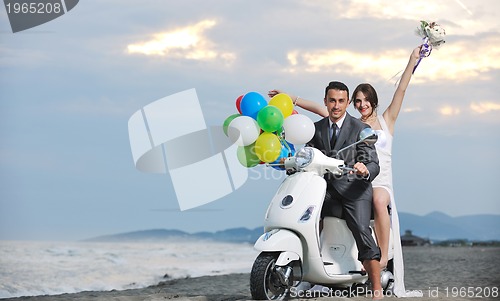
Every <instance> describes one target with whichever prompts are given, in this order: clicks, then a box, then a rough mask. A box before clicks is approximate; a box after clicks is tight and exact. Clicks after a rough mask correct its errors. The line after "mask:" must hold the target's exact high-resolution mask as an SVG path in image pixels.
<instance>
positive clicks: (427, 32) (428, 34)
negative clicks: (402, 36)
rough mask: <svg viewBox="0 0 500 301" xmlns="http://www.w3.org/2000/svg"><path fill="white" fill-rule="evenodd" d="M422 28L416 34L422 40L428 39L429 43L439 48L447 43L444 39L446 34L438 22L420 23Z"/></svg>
mask: <svg viewBox="0 0 500 301" xmlns="http://www.w3.org/2000/svg"><path fill="white" fill-rule="evenodd" d="M420 23H421V24H420V27H419V28H417V30H416V34H417V35H419V36H421V37H422V38H428V39H429V43H430V44H431V45H432V46H433V47H439V46H440V45H442V44H444V43H445V40H444V37H445V35H446V32H445V30H444V28H442V27H441V26H440V25H439V24H437V23H436V22H431V23H427V22H426V21H420Z"/></svg>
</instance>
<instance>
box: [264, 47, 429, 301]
mask: <svg viewBox="0 0 500 301" xmlns="http://www.w3.org/2000/svg"><path fill="white" fill-rule="evenodd" d="M419 57H420V47H417V48H415V49H414V50H413V51H412V53H411V56H410V59H409V61H408V64H407V66H406V68H405V70H404V72H403V74H402V76H401V80H400V82H399V85H398V87H397V88H396V91H395V92H394V96H393V97H392V101H391V103H390V105H389V106H388V107H387V109H386V110H385V111H384V112H383V113H382V115H378V114H377V107H378V98H377V93H376V91H375V89H374V88H373V87H372V86H371V85H370V84H366V83H365V84H360V85H358V86H357V87H356V89H355V90H354V92H353V94H352V97H351V100H354V102H353V104H354V107H355V108H356V110H358V112H359V113H360V114H361V117H360V120H361V121H363V122H365V123H366V124H369V125H370V126H371V127H372V129H374V130H375V131H377V134H378V137H379V139H378V141H377V143H376V144H375V148H376V150H377V155H378V157H379V164H380V174H379V175H378V176H377V177H376V178H375V179H374V180H373V182H372V186H373V208H374V217H375V219H374V220H375V235H376V238H377V242H378V245H379V247H380V250H381V255H382V256H381V259H380V265H381V268H382V269H385V268H386V267H387V262H388V253H389V238H390V229H391V228H392V234H393V239H394V277H395V287H394V293H395V294H396V295H397V296H399V297H403V296H407V295H408V294H407V293H406V292H405V287H404V267H403V255H402V250H401V238H400V233H399V219H398V214H397V210H396V204H395V203H394V196H393V187H392V166H391V152H392V137H393V134H394V124H395V123H396V119H397V117H398V115H399V112H400V110H401V106H402V104H403V98H404V95H405V92H406V88H407V87H408V84H409V83H410V79H411V76H412V72H413V67H414V66H415V64H416V63H417V60H418V59H419ZM278 93H283V92H281V91H279V90H271V91H269V96H270V97H272V96H274V95H276V94H278ZM288 95H289V96H290V97H291V98H292V100H293V103H294V105H297V106H299V107H301V108H303V109H306V110H308V111H311V112H313V113H316V114H318V115H320V116H322V117H326V116H328V111H327V109H326V107H325V106H323V105H321V104H319V103H316V102H313V101H309V100H305V99H303V98H300V97H298V96H293V95H290V94H288ZM389 205H390V208H391V213H392V215H391V216H392V219H391V216H390V215H389V212H388V209H387V208H388V206H389Z"/></svg>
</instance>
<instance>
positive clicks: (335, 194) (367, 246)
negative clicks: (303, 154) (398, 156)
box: [307, 112, 380, 261]
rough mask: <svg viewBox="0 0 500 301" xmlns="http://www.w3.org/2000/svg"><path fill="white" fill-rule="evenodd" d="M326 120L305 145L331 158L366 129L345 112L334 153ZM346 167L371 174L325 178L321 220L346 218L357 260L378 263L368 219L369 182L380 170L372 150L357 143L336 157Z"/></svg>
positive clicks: (375, 153) (318, 123)
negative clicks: (358, 165) (362, 168)
mask: <svg viewBox="0 0 500 301" xmlns="http://www.w3.org/2000/svg"><path fill="white" fill-rule="evenodd" d="M328 118H329V117H325V118H323V119H321V120H320V121H317V122H316V123H315V124H314V125H315V128H316V131H315V133H314V137H313V138H312V139H311V141H309V142H308V143H307V145H309V146H312V147H315V148H317V149H319V150H321V151H323V152H324V153H325V154H326V155H328V156H330V157H334V156H335V155H337V152H338V150H340V149H341V148H343V147H345V146H348V145H350V144H352V143H354V142H356V141H357V140H358V137H359V133H360V132H361V131H362V130H363V129H364V128H367V127H369V125H367V124H365V123H363V122H361V121H359V120H358V119H356V118H354V117H352V116H351V115H349V114H348V113H347V112H346V117H345V120H344V123H343V124H342V127H341V128H340V132H339V134H338V136H337V139H336V142H335V145H334V148H333V150H332V149H331V147H330V130H329V126H330V124H329V121H328ZM338 158H339V159H342V160H344V162H345V164H346V165H347V166H351V167H352V166H353V165H354V164H355V163H356V162H362V163H364V164H365V165H366V167H367V168H368V170H369V171H370V177H369V179H364V178H362V177H361V176H359V175H356V174H348V175H343V176H338V177H336V176H333V175H326V176H325V179H326V180H327V183H328V185H327V187H328V188H327V196H326V198H325V203H324V205H323V210H322V216H337V217H343V218H345V220H346V222H347V226H348V227H349V229H350V230H351V232H352V233H353V236H354V239H355V240H356V245H357V247H358V250H359V254H358V259H359V260H360V261H364V260H367V259H376V260H380V249H379V248H378V247H377V245H376V243H375V241H374V240H373V237H372V235H371V230H370V228H369V225H370V217H371V210H372V209H371V208H372V198H373V190H372V185H371V181H372V180H373V179H374V178H375V177H376V176H377V175H378V173H379V171H380V167H379V165H378V157H377V152H376V150H375V147H374V146H373V145H367V144H366V143H360V144H358V145H356V146H355V147H352V148H349V149H347V150H345V151H343V152H341V153H340V154H339V155H338Z"/></svg>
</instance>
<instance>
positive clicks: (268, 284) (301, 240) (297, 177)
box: [250, 128, 394, 300]
mask: <svg viewBox="0 0 500 301" xmlns="http://www.w3.org/2000/svg"><path fill="white" fill-rule="evenodd" d="M359 138H360V139H359V140H358V141H357V142H356V143H354V144H352V145H350V146H348V147H346V148H344V149H342V150H340V151H339V152H342V151H343V150H345V149H347V148H349V147H352V146H354V145H356V144H358V143H369V144H374V143H375V142H376V141H377V135H376V133H375V132H374V131H373V130H372V129H370V128H367V129H365V130H363V131H362V132H361V133H360V137H359ZM284 167H285V169H286V170H287V171H294V172H295V173H293V174H292V175H290V176H288V177H287V178H286V179H285V180H284V181H283V183H282V184H281V185H280V187H279V189H278V191H277V192H276V194H275V196H274V197H273V199H272V201H271V204H270V205H269V207H268V209H267V212H266V215H265V222H264V231H265V233H264V234H263V235H262V236H261V237H260V238H259V239H258V240H257V242H256V243H255V245H254V248H255V249H256V250H258V251H260V252H261V253H260V254H259V256H258V257H257V258H256V260H255V262H254V264H253V267H252V272H251V275H250V291H251V293H252V298H253V299H255V300H282V299H284V298H285V297H287V296H291V297H294V296H293V295H294V294H296V295H297V296H299V297H300V296H307V295H306V294H305V293H304V292H300V291H298V290H299V288H298V287H297V286H298V285H299V284H300V283H301V282H303V281H304V282H309V283H310V284H311V285H316V284H317V285H321V286H323V288H343V289H351V291H352V290H353V289H357V288H358V287H362V286H363V284H365V283H366V282H367V280H368V275H367V274H366V272H365V271H364V270H363V266H362V264H361V262H359V261H358V260H357V256H358V249H357V247H356V243H355V241H354V238H353V236H352V233H351V231H350V230H349V228H348V227H347V225H346V222H345V220H343V219H341V218H336V217H325V218H324V219H323V229H322V230H320V229H319V224H320V213H321V208H322V207H323V201H324V199H325V193H326V186H327V184H326V181H325V179H324V178H323V176H324V175H325V174H326V173H332V174H334V175H337V176H340V175H342V174H343V173H344V172H349V171H353V169H352V168H349V167H346V166H344V161H343V160H339V159H335V158H330V157H327V156H326V155H324V154H323V153H322V152H321V151H319V150H318V149H315V148H312V147H304V148H302V149H301V150H299V151H298V152H297V153H296V154H295V156H293V157H289V158H287V159H286V160H285V163H284ZM320 231H321V233H320ZM372 233H373V235H374V239H375V234H374V231H373V230H372ZM375 241H376V240H375ZM389 250H390V251H389V259H392V255H393V254H392V241H391V242H390V247H389ZM391 265H392V260H390V262H389V265H388V266H389V269H388V270H386V271H383V272H382V273H381V280H382V287H383V288H384V289H385V290H386V291H387V290H391V289H392V286H393V278H394V277H393V276H392V273H391V271H390V270H391ZM325 292H326V291H325ZM330 292H331V291H330ZM301 294H302V295H301Z"/></svg>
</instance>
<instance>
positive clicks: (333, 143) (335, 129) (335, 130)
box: [330, 123, 337, 149]
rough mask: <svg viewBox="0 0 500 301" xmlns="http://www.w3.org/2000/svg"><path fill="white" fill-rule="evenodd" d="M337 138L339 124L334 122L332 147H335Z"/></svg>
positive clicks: (331, 139)
mask: <svg viewBox="0 0 500 301" xmlns="http://www.w3.org/2000/svg"><path fill="white" fill-rule="evenodd" d="M336 140H337V124H336V123H332V137H331V138H330V148H331V149H333V147H334V146H335V141H336Z"/></svg>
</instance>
